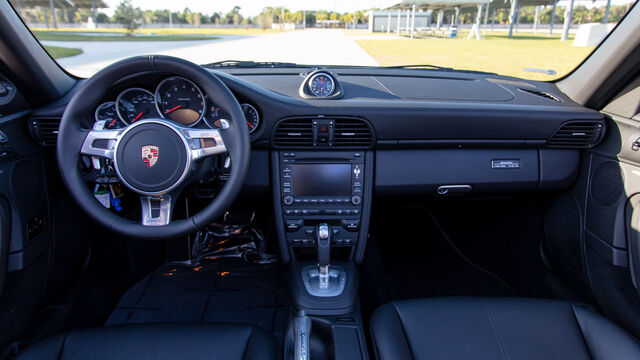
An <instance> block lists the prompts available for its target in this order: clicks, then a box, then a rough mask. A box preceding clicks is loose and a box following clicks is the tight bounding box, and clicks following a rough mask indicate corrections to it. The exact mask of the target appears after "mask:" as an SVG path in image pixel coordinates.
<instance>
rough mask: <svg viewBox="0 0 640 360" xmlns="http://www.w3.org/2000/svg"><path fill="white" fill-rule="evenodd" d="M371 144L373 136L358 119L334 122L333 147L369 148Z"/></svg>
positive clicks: (364, 123)
mask: <svg viewBox="0 0 640 360" xmlns="http://www.w3.org/2000/svg"><path fill="white" fill-rule="evenodd" d="M372 142H373V134H372V131H371V128H370V127H369V125H368V124H367V123H366V122H364V121H362V120H358V119H336V120H335V131H334V133H333V145H334V146H335V147H370V146H371V144H372Z"/></svg>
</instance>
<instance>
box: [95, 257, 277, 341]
mask: <svg viewBox="0 0 640 360" xmlns="http://www.w3.org/2000/svg"><path fill="white" fill-rule="evenodd" d="M287 291H288V285H287V283H286V274H285V272H284V268H283V267H282V266H281V265H254V264H245V263H234V264H224V265H211V264H209V265H205V266H187V265H183V264H172V263H169V264H165V265H163V266H161V267H160V268H158V269H157V270H156V271H155V272H154V273H153V274H151V275H149V276H147V277H145V278H144V279H142V280H141V281H140V282H138V283H137V284H135V285H134V286H133V287H132V288H131V289H129V290H128V291H127V292H126V293H125V294H124V295H123V296H122V298H121V299H120V301H119V302H118V305H117V306H116V308H115V310H114V311H113V312H112V313H111V315H110V316H109V318H108V319H107V322H106V323H105V325H107V326H108V325H122V324H135V323H161V322H162V323H166V322H231V323H246V324H253V325H257V326H260V327H262V328H264V329H267V330H269V331H271V332H272V333H273V334H274V335H275V336H276V338H278V340H279V341H280V343H282V342H283V338H284V333H285V331H286V326H287V319H288V308H287V306H288V303H289V302H288V295H287Z"/></svg>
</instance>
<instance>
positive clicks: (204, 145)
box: [183, 128, 227, 160]
mask: <svg viewBox="0 0 640 360" xmlns="http://www.w3.org/2000/svg"><path fill="white" fill-rule="evenodd" d="M183 134H184V135H185V136H186V138H187V140H188V142H189V147H190V148H191V159H192V160H198V159H201V158H203V157H207V156H213V155H218V154H224V153H226V152H227V147H226V146H225V145H224V141H223V140H222V136H220V130H218V129H191V128H188V129H184V130H183Z"/></svg>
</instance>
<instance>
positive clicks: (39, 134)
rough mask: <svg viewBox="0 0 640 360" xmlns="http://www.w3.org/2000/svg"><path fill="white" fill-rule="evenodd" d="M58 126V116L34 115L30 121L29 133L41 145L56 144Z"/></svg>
mask: <svg viewBox="0 0 640 360" xmlns="http://www.w3.org/2000/svg"><path fill="white" fill-rule="evenodd" d="M59 127H60V118H56V117H34V118H31V122H30V128H31V134H32V135H33V137H34V138H35V140H36V141H37V142H38V143H39V144H40V145H43V146H56V141H57V140H58V128H59Z"/></svg>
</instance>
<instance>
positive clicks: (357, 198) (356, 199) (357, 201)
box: [351, 195, 362, 205]
mask: <svg viewBox="0 0 640 360" xmlns="http://www.w3.org/2000/svg"><path fill="white" fill-rule="evenodd" d="M361 202H362V198H361V197H360V195H353V196H352V197H351V203H352V204H353V205H360V203H361Z"/></svg>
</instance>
